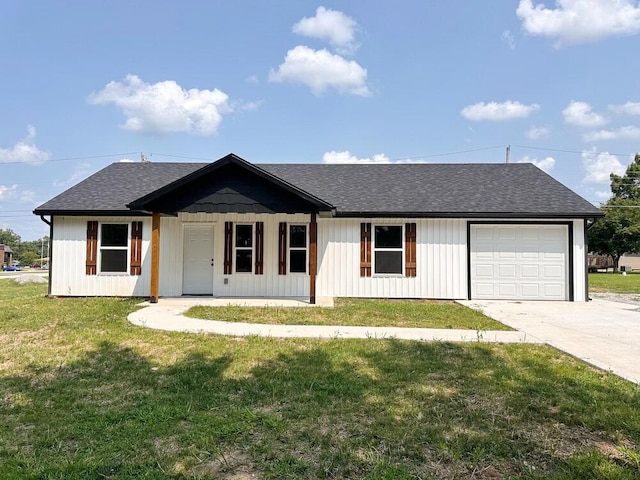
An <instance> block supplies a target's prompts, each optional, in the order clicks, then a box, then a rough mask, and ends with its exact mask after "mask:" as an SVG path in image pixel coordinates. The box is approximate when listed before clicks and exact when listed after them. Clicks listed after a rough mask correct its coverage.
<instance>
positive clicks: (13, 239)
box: [0, 228, 21, 250]
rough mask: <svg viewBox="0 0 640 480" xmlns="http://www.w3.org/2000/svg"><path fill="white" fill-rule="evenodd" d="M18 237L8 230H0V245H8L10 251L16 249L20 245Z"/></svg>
mask: <svg viewBox="0 0 640 480" xmlns="http://www.w3.org/2000/svg"><path fill="white" fill-rule="evenodd" d="M20 240H21V239H20V235H18V234H17V233H16V232H14V231H13V230H11V229H10V228H8V229H6V230H4V229H2V228H0V243H2V244H4V245H9V246H10V247H11V250H14V249H16V248H18V245H20Z"/></svg>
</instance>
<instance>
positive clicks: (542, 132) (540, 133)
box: [525, 125, 551, 140]
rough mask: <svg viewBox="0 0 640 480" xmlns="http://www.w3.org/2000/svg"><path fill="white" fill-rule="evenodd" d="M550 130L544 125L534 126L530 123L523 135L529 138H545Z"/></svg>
mask: <svg viewBox="0 0 640 480" xmlns="http://www.w3.org/2000/svg"><path fill="white" fill-rule="evenodd" d="M550 133H551V132H550V131H549V129H548V128H546V127H536V126H535V125H532V126H531V127H530V128H529V130H527V132H526V133H525V135H526V136H527V137H528V138H530V139H531V140H540V139H541V138H547V137H548V136H549V134H550Z"/></svg>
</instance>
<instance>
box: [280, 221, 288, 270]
mask: <svg viewBox="0 0 640 480" xmlns="http://www.w3.org/2000/svg"><path fill="white" fill-rule="evenodd" d="M286 274H287V222H280V227H279V228H278V275H286Z"/></svg>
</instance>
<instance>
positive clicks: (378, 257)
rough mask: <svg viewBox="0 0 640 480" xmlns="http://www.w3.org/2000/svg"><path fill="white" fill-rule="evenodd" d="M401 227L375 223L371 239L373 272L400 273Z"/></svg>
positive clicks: (401, 252) (401, 251) (401, 271)
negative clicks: (372, 239)
mask: <svg viewBox="0 0 640 480" xmlns="http://www.w3.org/2000/svg"><path fill="white" fill-rule="evenodd" d="M402 245H403V239H402V227H401V226H396V225H384V226H383V225H377V226H376V227H375V232H374V241H373V264H374V273H376V274H392V275H402V273H403V270H402V261H403V260H402V257H403V249H402Z"/></svg>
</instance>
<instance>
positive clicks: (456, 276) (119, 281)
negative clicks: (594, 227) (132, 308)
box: [51, 213, 586, 301]
mask: <svg viewBox="0 0 640 480" xmlns="http://www.w3.org/2000/svg"><path fill="white" fill-rule="evenodd" d="M88 220H97V221H99V222H107V223H113V222H127V223H130V222H132V221H142V222H143V229H142V274H141V275H139V276H130V275H128V274H101V273H98V274H97V275H86V274H85V261H86V240H87V239H86V235H87V233H86V232H87V221H88ZM227 221H229V222H233V223H234V224H238V223H251V224H253V223H254V222H257V221H260V222H264V246H263V252H264V267H263V271H264V274H262V275H255V274H247V273H235V272H234V273H232V274H231V275H225V274H224V224H225V222H227ZM309 221H310V215H304V214H296V215H285V214H269V215H265V214H261V215H259V214H204V213H199V214H180V215H179V216H178V217H162V218H161V220H160V272H159V277H160V278H159V280H160V284H159V294H160V296H163V297H175V296H180V295H182V293H183V290H182V282H183V258H184V252H183V241H184V229H185V225H212V226H213V233H214V252H213V258H214V266H213V268H212V275H213V292H212V294H213V295H214V296H219V297H308V296H309V286H310V285H309V275H308V274H296V273H293V274H292V273H288V274H287V275H279V274H278V227H279V223H280V222H287V223H289V224H292V223H293V224H295V223H300V224H308V223H309ZM467 221H468V219H434V218H428V219H416V218H398V219H392V218H385V219H374V218H318V248H317V251H318V270H317V281H316V297H365V298H376V297H377V298H437V299H466V298H468V268H467V262H468V260H467V251H468V245H467ZM473 221H476V220H473ZM482 221H492V219H482ZM534 221H536V222H540V221H544V220H539V219H536V220H534ZM409 222H411V223H416V270H417V276H416V277H405V276H404V275H397V276H394V275H376V274H375V273H374V274H372V276H371V277H361V276H360V224H361V223H371V224H372V225H374V226H375V225H400V226H403V227H404V225H405V224H406V223H409ZM496 222H500V220H496ZM514 222H516V223H517V222H518V221H514ZM522 222H527V220H522ZM552 222H554V220H551V219H550V220H549V223H552ZM571 224H572V227H573V228H572V230H573V232H572V233H573V246H572V249H573V250H572V253H573V279H574V285H573V286H574V288H573V295H574V300H576V301H585V299H586V294H585V286H586V283H585V282H586V277H585V259H584V255H585V253H584V252H585V238H584V221H583V220H573V221H572V222H571ZM403 231H404V229H403ZM150 240H151V218H149V217H58V216H56V217H55V218H54V228H53V255H52V269H53V270H52V285H51V294H52V295H59V296H141V297H145V296H149V289H150V275H151V249H150ZM372 253H373V252H372ZM225 280H226V281H225Z"/></svg>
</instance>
